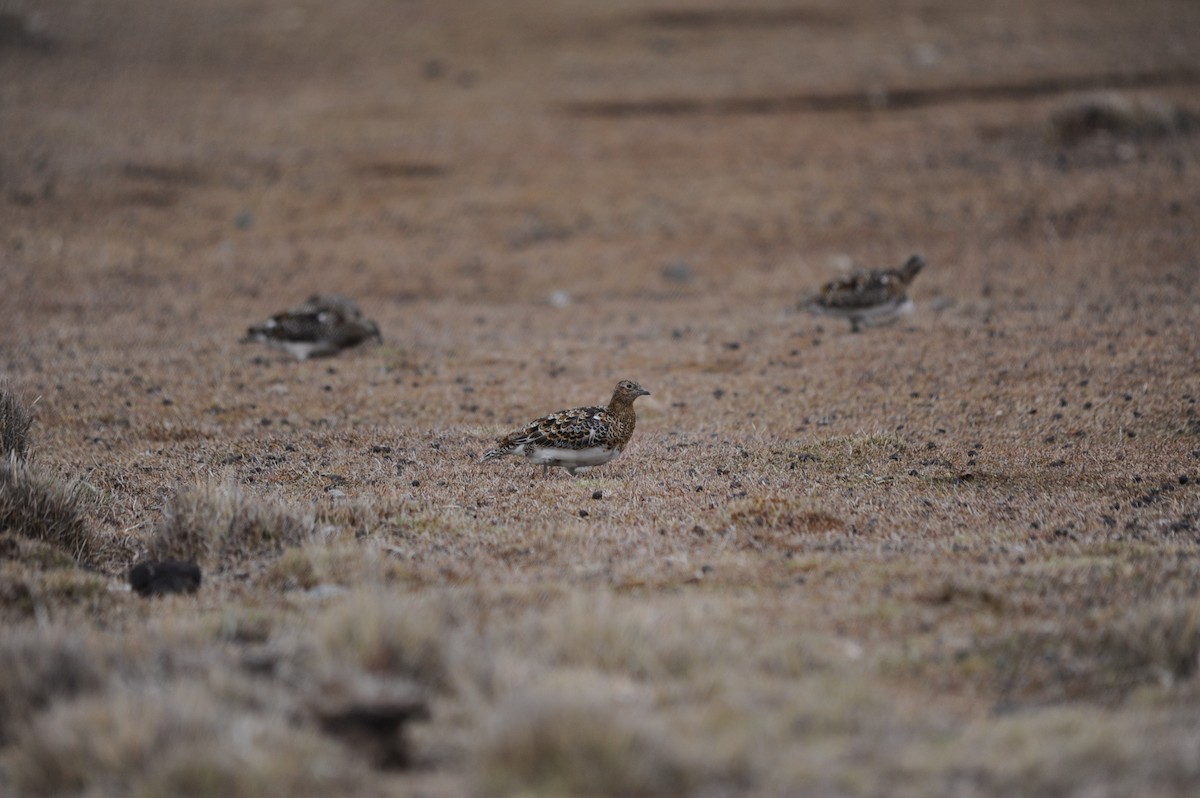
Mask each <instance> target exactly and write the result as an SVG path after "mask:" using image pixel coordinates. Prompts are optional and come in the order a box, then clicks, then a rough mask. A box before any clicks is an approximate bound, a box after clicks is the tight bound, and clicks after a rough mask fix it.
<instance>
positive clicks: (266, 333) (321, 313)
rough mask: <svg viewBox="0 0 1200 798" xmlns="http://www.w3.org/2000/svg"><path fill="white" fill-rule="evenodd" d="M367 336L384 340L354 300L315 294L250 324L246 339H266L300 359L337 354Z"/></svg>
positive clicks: (376, 326) (373, 323) (267, 341)
mask: <svg viewBox="0 0 1200 798" xmlns="http://www.w3.org/2000/svg"><path fill="white" fill-rule="evenodd" d="M368 338H374V339H376V340H383V339H382V337H381V336H380V335H379V326H378V325H376V324H375V322H373V321H371V320H370V319H365V318H363V315H362V311H361V310H359V309H358V305H356V304H354V302H353V301H352V300H349V299H347V298H346V297H342V296H335V295H332V294H325V295H322V294H313V295H312V296H311V297H309V298H308V301H307V302H305V303H304V304H303V305H299V306H297V307H294V308H291V309H290V310H285V311H283V312H282V313H276V314H275V315H274V316H272V317H271V318H269V319H267V320H266V321H265V322H263V323H262V324H258V325H255V326H253V327H251V328H250V329H249V330H248V331H247V332H246V337H245V338H243V339H242V340H243V341H264V342H266V343H269V344H272V345H273V346H278V347H280V348H281V349H285V350H287V351H288V352H290V353H291V354H292V355H293V356H294V357H295V358H296V359H297V360H307V359H308V358H310V357H324V356H328V355H336V354H337V353H338V352H340V351H342V350H343V349H347V348H349V347H351V346H356V345H358V344H360V343H362V342H363V341H365V340H367V339H368Z"/></svg>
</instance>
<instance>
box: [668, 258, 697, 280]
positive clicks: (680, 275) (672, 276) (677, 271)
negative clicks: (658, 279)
mask: <svg viewBox="0 0 1200 798" xmlns="http://www.w3.org/2000/svg"><path fill="white" fill-rule="evenodd" d="M662 276H663V279H664V280H666V281H667V282H669V283H690V282H691V281H692V280H694V279H695V278H696V275H695V273H694V272H693V271H692V267H691V265H689V264H688V263H687V261H682V260H676V261H671V262H670V263H667V264H665V265H664V266H663V267H662Z"/></svg>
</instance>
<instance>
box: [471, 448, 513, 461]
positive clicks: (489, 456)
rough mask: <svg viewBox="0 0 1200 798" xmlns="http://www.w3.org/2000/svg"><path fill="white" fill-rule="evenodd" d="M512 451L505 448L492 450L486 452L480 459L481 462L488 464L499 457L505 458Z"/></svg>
mask: <svg viewBox="0 0 1200 798" xmlns="http://www.w3.org/2000/svg"><path fill="white" fill-rule="evenodd" d="M511 451H512V449H505V448H503V447H501V448H498V449H491V450H490V451H487V452H485V453H484V455H483V457H480V458H479V462H481V463H486V462H487V461H488V460H495V459H496V458H497V457H503V456H504V455H506V454H508V453H509V452H511Z"/></svg>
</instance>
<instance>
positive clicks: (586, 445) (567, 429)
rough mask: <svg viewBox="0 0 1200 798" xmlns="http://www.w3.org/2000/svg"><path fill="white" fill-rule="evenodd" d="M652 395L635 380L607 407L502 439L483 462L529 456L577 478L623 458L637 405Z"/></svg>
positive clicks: (547, 419) (567, 413) (561, 416)
mask: <svg viewBox="0 0 1200 798" xmlns="http://www.w3.org/2000/svg"><path fill="white" fill-rule="evenodd" d="M649 393H650V392H649V391H647V390H646V389H645V388H643V387H642V386H641V385H638V384H637V383H636V382H633V381H632V380H623V381H621V382H619V383H617V387H616V389H615V390H614V391H613V395H612V399H611V400H610V401H609V403H608V406H607V407H598V406H597V407H576V408H573V409H571V410H561V411H559V412H557V413H551V414H550V415H548V416H543V417H541V418H539V419H536V420H535V421H531V422H530V423H528V424H526V425H525V426H524V427H522V428H521V429H519V430H517V431H516V432H512V433H510V434H508V435H506V436H504V437H503V438H501V439H500V441H499V442H498V445H497V446H496V448H495V449H492V450H491V451H489V452H488V453H487V454H485V455H484V456H483V458H482V460H481V461H480V462H486V461H488V460H493V459H495V458H497V457H503V456H505V455H510V454H511V455H524V456H525V457H526V458H528V459H529V460H531V461H532V462H533V463H535V464H539V465H541V466H542V472H543V473H545V471H546V470H547V469H548V468H549V467H550V466H558V467H561V468H565V469H566V470H567V473H568V474H571V475H572V476H574V475H575V474H576V473H577V472H581V471H587V470H589V469H591V468H592V467H593V466H598V465H603V464H604V463H607V462H608V461H609V460H612V459H613V458H614V457H616V456H617V455H619V454H620V453H621V452H622V451H623V450H624V449H625V445H626V444H628V443H629V439H630V437H631V436H632V435H633V428H634V425H635V424H636V423H637V417H636V416H635V414H634V412H633V401H634V400H635V399H637V398H638V397H639V396H647V395H649Z"/></svg>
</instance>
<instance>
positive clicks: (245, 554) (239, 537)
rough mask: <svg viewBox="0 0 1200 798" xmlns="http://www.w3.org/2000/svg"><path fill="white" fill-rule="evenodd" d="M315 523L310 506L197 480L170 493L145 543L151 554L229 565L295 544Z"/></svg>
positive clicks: (234, 486) (307, 536)
mask: <svg viewBox="0 0 1200 798" xmlns="http://www.w3.org/2000/svg"><path fill="white" fill-rule="evenodd" d="M314 529H315V521H314V518H313V516H312V513H311V512H305V511H302V510H299V509H296V508H292V507H288V506H287V505H285V504H284V503H282V502H279V501H271V500H268V499H261V498H258V497H256V496H253V495H251V494H249V493H248V492H247V491H246V490H244V489H243V488H241V487H239V486H237V485H236V484H233V483H230V482H222V483H219V484H209V485H197V486H194V487H190V488H181V489H179V490H177V491H176V492H175V493H174V495H173V496H171V498H170V499H169V500H168V502H167V506H166V507H165V508H164V510H163V517H162V520H161V521H160V522H159V524H158V526H157V527H156V528H155V530H154V534H153V536H152V537H151V540H150V544H149V549H150V554H151V556H152V557H154V558H155V559H167V558H173V559H181V560H191V561H194V562H199V563H201V564H203V565H206V566H209V567H215V566H224V567H228V566H230V565H233V564H236V563H239V562H245V561H246V560H249V559H251V558H253V557H262V556H264V555H270V554H277V553H279V552H281V551H283V550H284V548H286V547H287V546H296V545H299V544H301V543H303V542H304V541H306V540H307V539H308V538H309V537H311V536H312V534H313V533H314Z"/></svg>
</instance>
